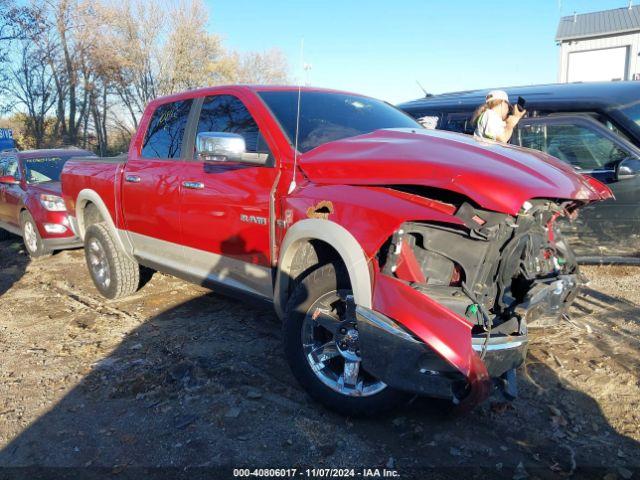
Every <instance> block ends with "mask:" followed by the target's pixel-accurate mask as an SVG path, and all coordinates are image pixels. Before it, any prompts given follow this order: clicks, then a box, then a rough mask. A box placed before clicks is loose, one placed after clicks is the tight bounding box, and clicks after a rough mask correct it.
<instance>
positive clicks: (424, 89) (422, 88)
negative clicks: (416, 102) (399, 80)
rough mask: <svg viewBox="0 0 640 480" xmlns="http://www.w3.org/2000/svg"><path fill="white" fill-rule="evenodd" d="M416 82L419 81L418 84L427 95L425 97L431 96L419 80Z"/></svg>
mask: <svg viewBox="0 0 640 480" xmlns="http://www.w3.org/2000/svg"><path fill="white" fill-rule="evenodd" d="M416 83H417V84H418V86H419V87H420V90H422V91H423V92H424V96H425V97H429V96H430V95H429V92H427V91H426V90H425V89H424V87H423V86H422V84H421V83H420V82H419V81H418V80H416Z"/></svg>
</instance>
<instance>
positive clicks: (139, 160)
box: [122, 99, 193, 267]
mask: <svg viewBox="0 0 640 480" xmlns="http://www.w3.org/2000/svg"><path fill="white" fill-rule="evenodd" d="M192 103H193V101H192V100H190V99H189V100H182V101H176V102H170V103H165V104H162V105H159V106H158V107H157V108H156V110H155V111H154V112H153V114H152V117H151V119H150V121H149V126H148V127H147V131H146V134H145V137H144V140H143V143H142V148H141V150H140V152H136V153H134V154H133V155H130V156H129V158H128V160H127V163H126V165H125V167H124V171H123V174H122V211H123V212H124V222H125V225H126V229H127V231H128V234H129V237H130V240H131V242H132V244H133V248H134V255H135V256H136V257H137V258H138V259H139V260H140V261H141V262H142V263H143V264H146V265H149V266H156V265H157V266H158V267H160V266H164V267H167V266H169V267H171V266H175V265H179V264H181V262H182V257H181V254H180V252H181V247H180V177H181V169H182V166H183V165H184V162H183V160H182V153H183V151H182V150H183V149H182V147H183V140H184V136H185V129H186V126H187V121H188V119H189V112H190V110H191V105H192Z"/></svg>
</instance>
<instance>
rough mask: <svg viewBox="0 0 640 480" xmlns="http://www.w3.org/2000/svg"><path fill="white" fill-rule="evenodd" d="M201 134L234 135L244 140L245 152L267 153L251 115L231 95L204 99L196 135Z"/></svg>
mask: <svg viewBox="0 0 640 480" xmlns="http://www.w3.org/2000/svg"><path fill="white" fill-rule="evenodd" d="M202 132H224V133H236V134H238V135H242V137H243V138H244V141H245V144H246V147H247V152H252V153H269V149H268V147H267V145H266V143H265V141H264V139H263V138H262V135H260V130H259V129H258V124H257V123H256V121H255V120H254V119H253V117H252V116H251V113H249V110H247V107H245V106H244V104H243V103H242V102H241V101H240V100H239V99H238V98H236V97H234V96H232V95H215V96H211V97H206V98H205V99H204V102H203V103H202V110H201V111H200V120H199V121H198V131H197V133H202Z"/></svg>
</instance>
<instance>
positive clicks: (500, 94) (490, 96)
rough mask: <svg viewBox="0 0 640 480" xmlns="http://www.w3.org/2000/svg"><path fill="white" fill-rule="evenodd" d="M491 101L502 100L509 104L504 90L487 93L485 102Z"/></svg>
mask: <svg viewBox="0 0 640 480" xmlns="http://www.w3.org/2000/svg"><path fill="white" fill-rule="evenodd" d="M491 100H504V101H505V102H507V103H509V95H507V92H505V91H504V90H491V91H490V92H489V93H487V100H486V101H487V102H490V101H491Z"/></svg>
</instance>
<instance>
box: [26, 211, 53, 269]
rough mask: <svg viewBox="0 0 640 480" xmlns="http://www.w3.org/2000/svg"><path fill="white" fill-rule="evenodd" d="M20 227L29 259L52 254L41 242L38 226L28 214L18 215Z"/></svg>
mask: <svg viewBox="0 0 640 480" xmlns="http://www.w3.org/2000/svg"><path fill="white" fill-rule="evenodd" d="M20 226H21V227H22V241H23V242H24V247H25V248H26V250H27V253H28V254H29V256H30V257H31V258H42V257H48V256H49V255H51V254H52V253H53V252H52V250H51V249H49V248H47V247H46V246H45V244H44V242H43V241H42V237H41V236H40V232H38V226H37V225H36V222H35V220H34V219H33V217H32V216H31V214H30V213H29V212H26V211H25V212H22V214H21V215H20Z"/></svg>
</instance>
